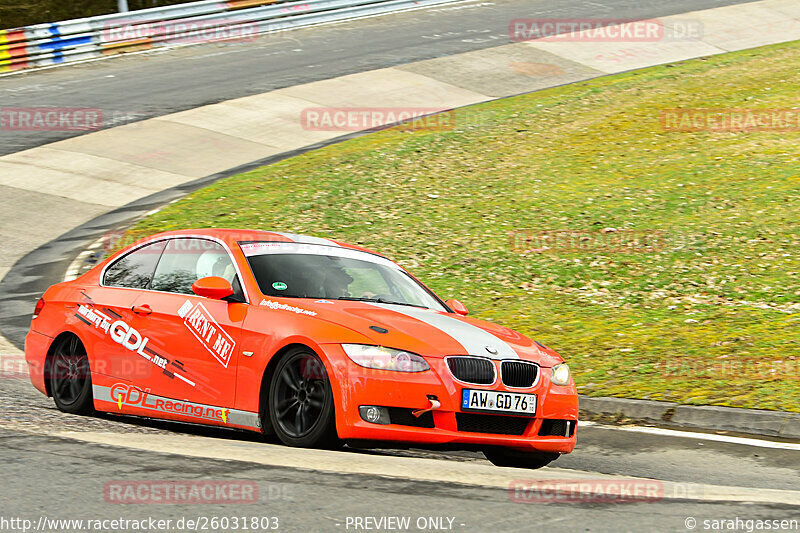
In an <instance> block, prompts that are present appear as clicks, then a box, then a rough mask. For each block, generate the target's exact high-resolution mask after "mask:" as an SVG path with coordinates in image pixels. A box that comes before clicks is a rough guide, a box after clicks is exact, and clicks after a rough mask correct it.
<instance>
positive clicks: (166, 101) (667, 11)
mask: <svg viewBox="0 0 800 533" xmlns="http://www.w3.org/2000/svg"><path fill="white" fill-rule="evenodd" d="M741 3H746V2H741V1H735V0H669V1H664V0H558V1H555V0H503V1H500V2H497V1H482V0H475V1H470V2H463V3H458V4H453V5H448V6H443V7H438V8H431V9H421V10H417V11H410V12H406V13H398V14H395V15H388V16H381V17H375V18H370V19H363V20H359V21H353V22H348V23H339V24H332V25H325V26H319V27H316V28H310V29H303V30H296V31H289V32H282V33H276V34H271V35H266V36H263V37H261V38H259V39H256V40H255V41H252V42H235V43H229V44H207V45H199V46H189V47H183V48H180V49H173V50H170V51H165V52H156V53H148V54H142V55H133V56H129V57H115V58H112V59H108V60H104V61H99V62H91V63H86V64H80V65H69V66H66V67H58V68H54V69H49V70H41V71H37V72H29V73H21V74H15V75H12V76H9V77H0V103H1V104H2V106H4V107H30V106H53V107H87V108H98V109H100V110H101V111H102V113H103V118H104V120H103V122H104V125H105V126H106V127H113V126H118V125H120V124H122V123H126V122H131V121H135V120H141V119H145V118H152V117H155V116H160V115H164V114H167V113H173V112H177V111H182V110H185V109H192V108H195V107H199V106H203V105H207V104H213V103H217V102H221V101H224V100H230V99H233V98H239V97H243V96H249V95H253V94H260V93H264V92H267V91H271V90H275V89H281V88H284V87H290V86H294V85H299V84H302V83H308V82H312V81H318V80H323V79H328V78H333V77H337V76H342V75H346V74H352V73H355V72H361V71H366V70H372V69H378V68H383V67H390V66H396V65H402V64H405V63H410V62H414V61H422V60H426V59H432V58H436V57H442V56H447V55H451V54H456V53H461V52H469V51H472V50H479V49H484V48H490V47H494V46H500V45H503V44H508V43H510V42H511V40H510V38H509V33H508V26H509V21H511V20H513V19H516V18H585V17H591V18H612V19H617V18H620V19H646V18H657V17H663V16H667V15H675V14H679V13H685V12H688V11H695V10H701V9H707V8H713V7H720V6H725V5H733V4H741ZM73 135H76V133H70V132H11V131H0V155H5V154H9V153H14V152H18V151H20V150H24V149H26V148H32V147H34V146H39V145H41V144H45V143H49V142H54V141H57V140H60V139H64V138H66V137H69V136H73Z"/></svg>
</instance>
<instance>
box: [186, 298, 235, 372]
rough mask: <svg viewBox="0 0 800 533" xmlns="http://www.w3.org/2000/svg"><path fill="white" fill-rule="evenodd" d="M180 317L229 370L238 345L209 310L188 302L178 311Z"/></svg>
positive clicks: (199, 304)
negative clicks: (229, 364)
mask: <svg viewBox="0 0 800 533" xmlns="http://www.w3.org/2000/svg"><path fill="white" fill-rule="evenodd" d="M178 316H179V317H181V318H182V319H183V323H184V325H185V326H186V327H187V328H189V331H191V332H192V334H193V335H194V336H195V337H197V340H199V341H200V343H201V344H202V345H203V346H204V347H205V349H206V350H208V351H209V352H211V355H213V356H214V358H215V359H216V360H217V361H219V363H220V364H221V365H222V366H224V367H225V368H228V363H229V362H230V360H231V355H232V354H233V349H234V348H235V347H236V343H235V342H234V340H233V339H232V338H231V336H230V335H228V333H227V332H226V331H225V330H224V329H222V326H220V325H219V324H218V323H217V321H216V320H214V317H212V316H211V313H209V312H208V309H206V308H205V306H204V305H203V304H202V303H200V302H198V303H196V304H194V306H192V302H191V301H189V300H186V302H184V304H183V305H182V306H181V308H180V309H178Z"/></svg>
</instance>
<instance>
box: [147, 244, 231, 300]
mask: <svg viewBox="0 0 800 533" xmlns="http://www.w3.org/2000/svg"><path fill="white" fill-rule="evenodd" d="M208 276H219V277H221V278H225V279H227V280H228V281H230V282H231V284H232V285H233V286H234V287H236V285H237V284H238V281H237V280H236V268H235V267H234V266H233V262H232V261H231V258H230V256H229V255H228V252H226V251H225V248H223V247H222V246H221V245H220V244H218V243H216V242H214V241H209V240H206V239H192V238H176V239H170V241H169V243H168V244H167V248H166V250H164V253H163V254H161V259H160V260H159V262H158V266H157V267H156V272H155V275H154V276H153V283H152V284H151V286H150V288H151V289H153V290H156V291H165V292H177V293H180V294H192V283H194V282H195V281H197V280H198V279H200V278H205V277H208Z"/></svg>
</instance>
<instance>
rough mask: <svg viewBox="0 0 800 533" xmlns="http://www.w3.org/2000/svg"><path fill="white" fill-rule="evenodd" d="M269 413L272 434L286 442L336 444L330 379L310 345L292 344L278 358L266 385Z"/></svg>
mask: <svg viewBox="0 0 800 533" xmlns="http://www.w3.org/2000/svg"><path fill="white" fill-rule="evenodd" d="M269 417H270V421H271V423H272V427H273V429H274V430H275V434H276V435H277V436H278V438H279V439H280V441H281V442H283V443H284V444H286V445H288V446H295V447H299V448H336V447H338V446H340V444H341V443H340V441H339V438H338V436H337V434H336V420H335V413H334V402H333V391H332V389H331V383H330V379H329V378H328V373H327V371H326V370H325V365H324V364H323V363H322V360H321V359H320V358H319V357H318V356H317V354H315V353H314V352H312V351H311V350H310V349H308V348H294V349H292V350H290V351H288V352H287V353H286V354H285V355H284V356H283V357H282V358H281V360H280V361H278V365H277V366H276V367H275V372H274V373H273V374H272V380H271V382H270V388H269Z"/></svg>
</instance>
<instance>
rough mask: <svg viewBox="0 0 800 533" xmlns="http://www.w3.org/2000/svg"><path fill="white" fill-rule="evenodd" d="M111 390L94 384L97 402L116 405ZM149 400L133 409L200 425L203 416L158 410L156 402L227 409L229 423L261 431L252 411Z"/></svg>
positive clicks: (170, 399)
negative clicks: (189, 420)
mask: <svg viewBox="0 0 800 533" xmlns="http://www.w3.org/2000/svg"><path fill="white" fill-rule="evenodd" d="M128 386H130V387H135V386H133V385H128ZM135 388H137V389H139V388H138V387H135ZM111 389H112V387H104V386H103V385H94V384H92V395H93V397H94V399H95V400H100V401H103V402H114V403H117V401H118V399H119V398H113V397H112V395H111ZM139 390H140V391H141V389H139ZM147 398H148V399H149V400H150V403H149V404H148V405H142V404H138V405H133V407H138V408H140V409H146V410H148V411H153V412H155V413H173V414H178V415H181V414H182V415H183V416H187V417H189V418H195V419H198V418H199V419H200V422H199V423H202V420H203V419H204V417H203V416H199V417H198V416H195V415H193V414H192V413H179V412H176V411H167V410H162V409H158V408H157V407H155V406H154V402H155V401H156V400H163V401H165V402H167V401H169V402H179V403H181V404H185V405H188V406H190V407H193V408H197V409H199V410H200V412H206V409H225V410H226V411H227V413H228V415H227V417H228V423H230V424H234V425H237V426H244V427H249V428H253V429H260V428H261V420H260V419H259V416H258V413H252V412H250V411H241V410H239V409H230V408H228V407H220V406H216V405H206V404H202V403H194V402H189V401H185V400H176V399H174V398H167V397H165V396H158V395H156V394H149V393H148V394H147ZM123 405H130V404H128V403H125V402H124V400H123ZM156 416H157V415H156Z"/></svg>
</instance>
